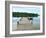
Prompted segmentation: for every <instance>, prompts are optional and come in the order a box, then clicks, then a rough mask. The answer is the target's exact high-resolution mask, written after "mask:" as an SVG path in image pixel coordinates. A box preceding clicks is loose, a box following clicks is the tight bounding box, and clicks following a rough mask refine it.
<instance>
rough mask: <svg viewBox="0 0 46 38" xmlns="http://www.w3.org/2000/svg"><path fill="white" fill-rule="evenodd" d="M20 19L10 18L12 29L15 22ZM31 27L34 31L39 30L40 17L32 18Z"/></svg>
mask: <svg viewBox="0 0 46 38" xmlns="http://www.w3.org/2000/svg"><path fill="white" fill-rule="evenodd" d="M20 19H21V17H12V25H13V28H14V27H15V25H16V23H17V21H19V20H20ZM32 22H33V24H32V25H33V26H34V27H35V29H39V28H40V17H33V21H32Z"/></svg>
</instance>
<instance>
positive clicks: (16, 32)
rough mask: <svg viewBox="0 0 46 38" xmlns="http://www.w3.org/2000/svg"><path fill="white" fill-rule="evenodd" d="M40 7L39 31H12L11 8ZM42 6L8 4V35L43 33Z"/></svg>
mask: <svg viewBox="0 0 46 38" xmlns="http://www.w3.org/2000/svg"><path fill="white" fill-rule="evenodd" d="M13 6H14V7H15V6H16V7H17V6H18V7H40V8H41V15H40V30H26V31H12V7H13ZM42 9H43V7H42V6H37V5H19V4H17V5H16V4H10V34H23V33H42V32H43V19H42V18H43V17H42V16H43V14H42Z"/></svg>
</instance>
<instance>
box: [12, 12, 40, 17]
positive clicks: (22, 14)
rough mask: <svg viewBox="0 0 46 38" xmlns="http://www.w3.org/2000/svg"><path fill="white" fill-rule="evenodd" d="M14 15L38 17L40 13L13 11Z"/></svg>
mask: <svg viewBox="0 0 46 38" xmlns="http://www.w3.org/2000/svg"><path fill="white" fill-rule="evenodd" d="M12 15H13V17H38V16H39V15H38V14H34V13H26V12H13V14H12Z"/></svg>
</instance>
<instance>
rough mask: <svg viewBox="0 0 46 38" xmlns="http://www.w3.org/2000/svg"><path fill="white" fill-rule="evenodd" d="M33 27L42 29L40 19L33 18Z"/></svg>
mask: <svg viewBox="0 0 46 38" xmlns="http://www.w3.org/2000/svg"><path fill="white" fill-rule="evenodd" d="M33 26H34V27H35V28H36V29H40V17H34V18H33Z"/></svg>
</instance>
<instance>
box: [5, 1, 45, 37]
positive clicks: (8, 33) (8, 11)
mask: <svg viewBox="0 0 46 38" xmlns="http://www.w3.org/2000/svg"><path fill="white" fill-rule="evenodd" d="M14 7H15V8H14ZM22 7H23V9H22ZM27 7H28V9H29V10H30V11H31V10H33V9H34V10H36V9H38V8H40V12H41V13H39V14H40V20H41V21H40V27H39V29H37V30H36V31H35V30H34V29H33V30H34V31H33V30H29V29H28V30H27V29H26V30H25V29H24V28H23V29H24V30H22V29H21V30H20V29H19V30H15V31H12V29H14V27H15V26H14V27H13V26H12V23H13V22H12V21H13V20H12V17H11V16H12V12H16V11H14V9H15V10H17V9H20V10H21V11H20V10H17V12H18V11H20V12H22V11H23V10H25V11H27V10H28V9H27ZM35 7H37V8H35ZM30 8H32V9H30ZM26 9H27V10H26ZM12 10H13V11H12ZM38 11H39V10H37V12H38ZM22 15H23V14H21V15H19V14H18V15H17V14H16V13H15V15H13V16H16V17H28V16H29V15H28V14H27V15H26V16H25V15H23V16H22ZM44 15H45V5H44V3H37V2H22V1H5V37H18V36H32V35H44V34H45V31H44V28H45V26H44V23H45V19H44V18H45V16H44ZM32 16H33V14H32ZM29 17H30V16H29ZM33 17H34V16H33ZM21 23H22V22H21ZM34 23H35V22H34ZM28 25H29V24H28ZM18 26H19V25H18ZM25 26H26V25H25ZM12 27H13V28H12ZM22 27H23V26H22ZM15 28H17V27H15ZM30 28H31V27H30Z"/></svg>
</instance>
